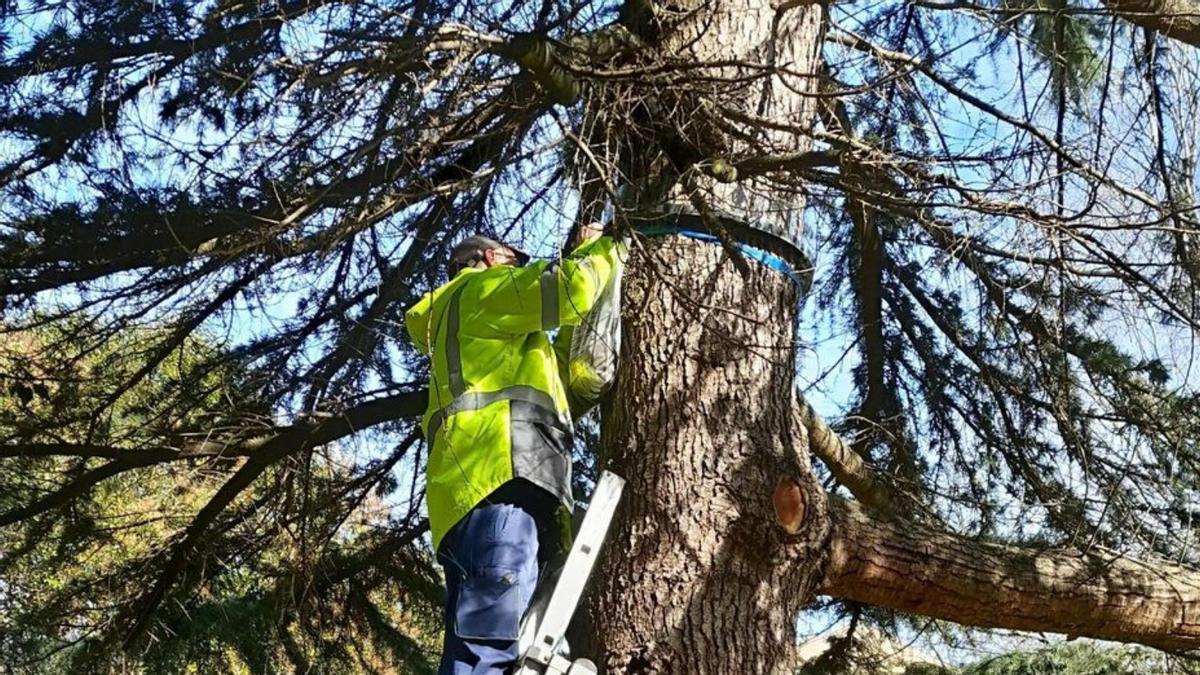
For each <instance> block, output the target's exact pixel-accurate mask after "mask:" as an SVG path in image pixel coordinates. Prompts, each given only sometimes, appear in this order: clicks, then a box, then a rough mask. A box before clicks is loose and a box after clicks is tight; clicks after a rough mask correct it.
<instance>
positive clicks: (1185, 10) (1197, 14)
mask: <svg viewBox="0 0 1200 675" xmlns="http://www.w3.org/2000/svg"><path fill="white" fill-rule="evenodd" d="M1104 5H1105V6H1106V7H1108V8H1109V9H1111V10H1112V11H1113V12H1115V13H1116V15H1117V16H1119V17H1121V18H1122V19H1125V20H1126V21H1129V22H1130V23H1135V24H1137V25H1139V26H1142V27H1143V28H1149V29H1151V30H1154V31H1158V32H1159V33H1162V34H1163V35H1165V36H1167V37H1169V38H1173V39H1175V40H1179V41H1180V42H1186V43H1188V44H1190V45H1192V46H1193V47H1200V2H1197V1H1196V0H1104Z"/></svg>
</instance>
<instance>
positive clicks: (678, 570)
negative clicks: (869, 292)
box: [589, 0, 829, 673]
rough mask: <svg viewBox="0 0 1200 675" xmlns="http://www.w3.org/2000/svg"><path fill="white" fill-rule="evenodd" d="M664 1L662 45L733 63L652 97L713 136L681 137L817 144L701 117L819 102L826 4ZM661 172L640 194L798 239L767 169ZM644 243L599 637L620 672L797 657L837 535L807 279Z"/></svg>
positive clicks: (691, 58)
mask: <svg viewBox="0 0 1200 675" xmlns="http://www.w3.org/2000/svg"><path fill="white" fill-rule="evenodd" d="M670 10H672V11H673V13H671V14H669V15H664V23H663V25H665V26H666V31H665V33H664V35H663V36H662V39H661V42H660V43H659V44H660V49H661V51H662V54H661V55H662V57H663V58H664V59H665V60H671V59H679V60H682V61H684V62H688V63H692V64H695V63H712V62H716V61H722V62H724V64H723V65H722V66H720V67H714V68H711V69H707V70H705V71H702V72H701V73H698V80H699V81H700V82H701V84H699V85H698V86H697V87H695V88H694V89H690V90H689V91H687V92H682V93H679V94H677V95H676V98H675V99H674V100H669V102H668V103H664V100H660V101H659V110H663V109H665V108H670V110H669V111H666V113H665V114H670V113H675V114H679V113H680V109H683V110H684V112H683V114H682V115H681V117H683V120H682V121H676V122H675V123H674V124H675V129H676V130H678V131H680V132H682V133H684V134H696V135H699V136H701V138H689V139H686V140H687V141H690V142H695V143H698V144H699V145H700V146H701V147H700V151H701V155H702V156H701V158H700V163H701V165H702V164H703V162H704V161H705V160H706V159H712V158H713V155H709V156H708V157H707V158H706V157H705V156H703V153H704V152H705V151H711V152H715V153H720V154H721V155H723V156H724V157H730V156H737V155H746V154H771V153H779V154H782V153H787V152H797V151H802V150H806V149H807V148H808V146H807V140H806V139H805V138H804V137H802V136H800V135H797V134H792V133H789V132H788V131H782V130H780V129H779V128H773V127H772V126H771V125H769V124H759V125H754V124H750V125H747V126H746V127H745V131H746V134H745V135H744V136H742V135H738V134H733V135H732V136H733V137H734V140H729V139H726V140H725V147H720V148H712V147H711V146H712V145H713V143H712V139H713V136H712V135H709V134H710V132H711V131H712V129H714V128H718V127H719V126H720V125H710V124H707V123H706V120H705V119H704V116H705V115H710V114H712V113H713V111H715V110H723V111H726V112H727V113H728V111H733V113H732V115H726V119H736V118H738V117H742V118H743V119H750V118H759V119H767V120H770V119H774V120H778V121H779V122H780V123H782V124H792V125H802V124H804V123H805V122H806V121H808V120H811V119H814V117H815V105H814V103H815V99H813V98H812V97H810V96H806V95H805V93H806V92H808V91H815V89H816V81H815V79H814V78H812V77H811V76H809V74H810V73H814V72H816V67H815V66H816V57H817V48H818V42H819V19H820V12H821V8H820V6H819V5H817V4H804V3H794V2H792V3H772V2H770V1H769V0H691V1H689V2H674V3H671V6H670ZM732 61H739V62H740V64H739V65H733V66H731V65H728V64H729V63H730V62H732ZM747 63H750V64H757V65H753V66H746V65H745V64H747ZM761 66H775V67H777V68H776V69H774V70H768V69H764V68H762V67H761ZM701 76H707V77H701ZM691 96H697V97H698V98H699V99H702V100H693V99H691V98H689V97H691ZM717 135H718V136H719V135H720V134H719V133H718V134H717ZM706 145H707V146H709V147H703V146H706ZM665 150H666V152H667V153H668V154H672V150H671V148H669V147H668V148H665ZM674 155H675V157H673V159H676V165H677V163H678V156H677V155H678V153H674ZM652 172H653V169H649V170H648V172H647V173H648V174H651V175H644V176H642V177H641V178H644V180H645V184H643V185H636V184H635V185H631V186H629V187H631V188H632V190H630V192H632V193H635V194H636V195H637V197H635V200H636V201H638V202H640V203H639V204H638V206H639V207H650V208H651V209H652V208H653V207H654V206H655V204H654V203H653V201H654V200H656V199H657V200H660V203H663V202H667V203H671V202H673V203H683V204H686V205H690V206H696V205H698V204H699V205H701V206H702V207H703V208H712V209H714V210H716V211H719V212H722V213H724V214H726V215H730V216H733V217H734V218H736V219H739V220H742V221H744V222H755V223H757V224H758V225H759V226H761V227H764V228H766V229H770V230H772V231H773V232H775V233H777V234H780V235H782V236H785V237H789V238H792V239H798V238H799V234H800V232H799V228H800V227H801V225H800V223H801V214H802V210H803V207H804V202H803V199H802V198H801V197H799V196H798V195H796V194H792V193H784V192H782V191H777V190H774V189H772V187H771V185H770V184H769V182H768V181H767V180H765V179H762V178H753V179H750V180H743V181H740V182H738V183H733V184H729V183H718V182H717V181H715V180H713V179H712V178H708V177H704V176H702V175H700V172H695V173H693V174H691V175H685V176H684V177H683V179H682V180H680V181H679V182H678V183H677V184H676V185H674V187H671V186H664V185H662V183H661V175H653V173H652ZM632 178H633V180H637V179H638V178H639V177H638V176H636V175H635V176H633V177H632ZM647 185H649V186H650V187H647ZM697 195H699V196H700V200H697V199H696V196H697ZM648 202H649V203H648ZM634 248H635V252H634V260H633V261H632V262H631V264H630V265H629V266H628V267H627V270H628V272H627V281H626V284H625V293H626V295H625V299H624V315H625V324H624V336H623V357H622V360H621V366H620V371H619V374H618V380H617V384H616V387H615V391H614V392H613V395H612V401H613V405H612V406H611V407H610V408H609V409H608V410H607V411H606V413H607V414H606V415H605V419H604V430H603V439H602V441H603V442H602V445H603V452H604V455H605V456H604V457H603V458H602V460H603V462H604V463H605V464H606V465H607V466H610V467H612V468H613V469H615V470H616V471H617V472H618V473H620V474H621V475H623V476H624V477H625V478H626V480H627V481H628V487H627V489H626V495H627V497H626V502H625V504H624V505H623V507H622V517H620V518H619V519H618V524H617V525H616V527H615V529H614V532H613V534H612V535H611V541H614V542H620V545H619V546H614V547H612V549H611V550H610V551H609V552H608V554H607V555H606V557H605V561H604V563H603V564H602V568H601V570H600V571H599V574H598V575H597V576H598V579H597V584H596V589H595V592H594V593H592V594H591V600H590V604H591V608H590V609H591V611H590V612H589V614H590V616H591V618H592V620H593V621H594V626H593V629H592V630H591V631H589V632H590V633H591V634H592V635H594V636H595V638H596V639H597V640H598V642H599V644H597V645H595V646H594V649H592V650H590V651H591V652H592V653H593V654H595V655H596V656H597V657H599V659H600V660H601V661H602V664H603V667H604V669H605V671H606V672H608V673H774V672H790V670H791V666H792V665H793V664H794V646H795V645H794V643H795V631H794V621H795V617H796V614H797V612H798V611H799V610H800V608H801V607H802V606H803V605H804V604H805V603H806V602H808V601H809V600H810V599H811V597H812V591H813V588H814V586H815V585H816V583H817V582H818V581H819V578H818V574H819V571H820V566H821V562H822V552H823V551H824V550H826V549H827V539H828V532H829V528H828V518H827V515H826V506H825V498H824V493H823V492H822V490H821V489H820V486H819V485H817V483H816V481H815V480H814V478H813V476H812V472H811V468H810V465H809V459H808V453H807V440H806V437H805V432H804V427H803V425H802V424H799V423H798V422H797V419H798V418H797V417H796V416H795V415H794V414H793V403H794V401H793V374H794V372H795V344H796V340H795V338H796V336H795V331H794V325H795V313H796V305H797V300H798V298H797V290H796V288H795V287H794V284H793V283H792V282H791V281H790V280H789V279H788V278H787V277H785V276H784V275H782V274H780V273H779V272H776V271H772V270H769V269H767V268H765V267H762V266H759V265H756V264H753V263H751V264H750V265H749V266H748V267H749V269H743V270H741V271H739V270H738V269H737V267H738V266H739V265H735V264H734V263H733V261H732V260H731V259H730V258H729V256H728V254H727V253H726V252H725V251H724V250H723V249H722V248H721V247H717V246H713V245H711V244H707V243H701V242H698V241H695V240H691V239H685V238H682V237H677V236H672V237H665V238H651V239H643V240H640V242H639V245H638V246H635V247H634ZM742 267H743V268H745V267H746V266H742Z"/></svg>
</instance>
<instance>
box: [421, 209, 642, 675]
mask: <svg viewBox="0 0 1200 675" xmlns="http://www.w3.org/2000/svg"><path fill="white" fill-rule="evenodd" d="M580 238H581V240H583V243H582V244H581V245H580V246H578V247H577V248H576V249H575V251H574V252H572V253H571V255H569V256H567V257H566V258H563V259H561V260H558V261H552V262H545V261H538V262H535V263H531V264H525V263H526V262H527V260H528V256H525V255H524V254H523V253H521V252H520V251H519V250H517V249H515V248H513V247H511V246H507V245H505V244H502V243H500V242H497V241H494V240H492V239H488V238H486V237H478V236H476V237H469V238H467V239H466V240H464V241H463V242H462V243H460V244H459V245H458V246H456V247H455V248H454V250H453V251H452V253H451V255H450V263H449V275H450V280H449V281H448V282H447V283H445V284H443V285H442V286H440V287H439V288H437V289H436V290H434V291H433V292H432V293H429V294H427V295H426V296H425V297H423V298H422V299H421V300H420V302H418V303H417V304H416V305H415V306H413V308H412V309H410V310H408V313H407V314H406V316H405V320H406V327H407V329H408V333H409V335H410V336H411V337H412V340H413V343H414V344H415V345H416V346H417V348H418V349H420V350H421V351H422V352H424V353H426V354H428V355H429V357H430V374H429V376H430V383H429V406H428V408H427V410H426V412H425V416H424V418H423V419H422V429H423V431H424V433H425V438H426V440H427V443H428V444H429V447H430V452H429V463H428V469H427V474H426V501H427V505H428V509H429V525H430V530H431V532H432V535H433V546H434V549H435V550H436V551H437V555H438V560H439V561H440V562H441V563H442V566H443V568H444V569H445V572H446V589H447V597H446V608H445V611H446V635H445V644H444V647H443V652H442V662H441V667H440V669H439V671H438V672H439V674H440V675H460V674H466V673H470V674H472V675H484V674H488V675H491V674H496V675H499V674H502V673H506V672H508V671H509V669H510V668H511V667H512V665H513V664H514V663H515V661H516V658H517V656H518V654H517V631H518V626H519V623H520V620H521V615H522V614H523V613H524V612H525V609H526V607H527V606H528V604H529V601H530V598H531V596H532V594H533V590H534V587H535V586H536V584H537V577H538V569H539V562H544V561H545V560H547V559H549V558H550V557H552V556H553V555H554V553H556V552H557V549H558V546H559V541H560V539H559V533H560V531H561V530H560V525H559V524H560V523H562V522H566V516H568V514H569V513H570V508H571V506H572V498H571V444H572V421H571V415H570V412H569V409H568V405H567V391H566V387H565V385H564V382H563V380H562V377H561V375H560V372H559V364H558V362H557V359H556V357H555V351H554V348H553V346H552V345H551V342H550V338H549V336H548V335H547V331H551V330H554V329H556V328H559V327H562V326H572V325H577V324H578V323H579V322H580V321H581V320H582V319H583V317H584V315H586V314H587V312H588V311H589V310H590V309H591V308H592V306H593V305H594V304H595V302H596V299H597V297H598V296H599V295H600V292H601V290H603V288H604V286H605V284H607V283H608V280H609V278H610V277H611V276H612V274H613V273H614V268H615V265H616V262H617V255H618V254H619V247H618V246H617V245H616V243H615V242H614V241H613V240H612V239H611V238H610V237H606V236H599V231H598V230H595V229H592V228H585V229H584V232H583V233H582V234H581V237H580Z"/></svg>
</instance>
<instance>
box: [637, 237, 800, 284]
mask: <svg viewBox="0 0 1200 675" xmlns="http://www.w3.org/2000/svg"><path fill="white" fill-rule="evenodd" d="M636 231H637V232H638V233H639V234H644V235H647V236H651V237H653V236H660V235H666V234H677V235H679V236H681V237H687V238H688V239H696V240H699V241H705V242H708V243H711V244H720V243H721V239H720V238H719V237H717V236H716V235H714V234H711V233H709V232H701V231H699V230H691V229H688V228H686V227H681V226H679V225H647V226H642V227H638V228H636ZM736 244H737V248H738V251H740V252H741V254H742V255H744V256H746V257H747V258H750V259H752V260H756V261H758V262H759V263H761V264H763V265H766V266H767V267H769V268H771V269H773V270H775V271H777V272H782V273H783V274H785V275H787V277H788V278H789V279H791V280H792V281H793V282H795V283H796V285H797V286H799V287H800V290H801V293H804V292H806V291H807V289H808V279H807V278H806V277H805V275H804V274H803V273H802V272H801V271H800V270H797V269H796V268H794V267H793V266H792V265H791V264H790V263H788V261H786V260H784V259H783V258H781V257H779V256H777V255H775V254H774V253H771V252H769V251H764V250H762V249H761V248H756V247H754V246H751V245H750V244H744V243H742V242H736Z"/></svg>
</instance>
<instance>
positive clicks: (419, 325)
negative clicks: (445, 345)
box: [404, 293, 433, 355]
mask: <svg viewBox="0 0 1200 675" xmlns="http://www.w3.org/2000/svg"><path fill="white" fill-rule="evenodd" d="M432 305H433V294H432V293H426V294H425V295H424V296H422V297H421V300H420V301H419V302H417V304H415V305H413V306H412V308H411V309H409V310H408V311H407V312H405V313H404V327H405V328H406V329H407V330H408V336H409V337H410V338H412V342H413V345H414V346H415V347H416V348H417V349H418V350H420V352H421V353H422V354H426V355H428V354H429V336H428V335H427V334H426V333H427V331H428V329H429V313H430V312H431V311H432Z"/></svg>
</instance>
